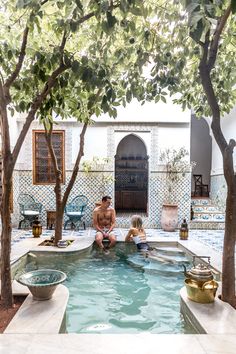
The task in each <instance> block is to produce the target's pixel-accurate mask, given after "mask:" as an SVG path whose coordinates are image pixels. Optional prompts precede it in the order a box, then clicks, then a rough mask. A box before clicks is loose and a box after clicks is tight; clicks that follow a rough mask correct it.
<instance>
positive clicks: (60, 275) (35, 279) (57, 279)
mask: <svg viewBox="0 0 236 354" xmlns="http://www.w3.org/2000/svg"><path fill="white" fill-rule="evenodd" d="M66 278H67V277H66V274H65V273H64V272H61V271H60V270H55V269H38V270H34V271H31V272H28V273H24V274H22V275H21V276H20V277H19V278H18V279H17V281H18V282H19V283H20V284H22V285H25V286H27V287H28V288H29V291H30V292H31V294H32V295H33V298H34V300H49V299H51V297H52V295H53V293H54V291H55V289H56V287H57V285H58V284H60V283H62V282H63V281H64V280H66Z"/></svg>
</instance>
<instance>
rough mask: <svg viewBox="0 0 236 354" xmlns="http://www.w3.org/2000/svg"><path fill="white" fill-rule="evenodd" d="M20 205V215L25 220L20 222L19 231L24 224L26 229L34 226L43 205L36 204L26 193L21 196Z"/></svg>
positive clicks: (19, 198)
mask: <svg viewBox="0 0 236 354" xmlns="http://www.w3.org/2000/svg"><path fill="white" fill-rule="evenodd" d="M18 203H19V206H20V215H21V216H23V218H24V219H22V220H20V222H19V229H21V227H22V224H24V225H25V227H27V226H32V223H33V221H34V220H35V217H36V216H38V217H39V216H40V214H41V212H42V207H43V205H42V204H41V203H38V202H36V201H35V200H34V198H33V197H32V196H31V195H30V194H26V193H21V194H20V195H19V197H18Z"/></svg>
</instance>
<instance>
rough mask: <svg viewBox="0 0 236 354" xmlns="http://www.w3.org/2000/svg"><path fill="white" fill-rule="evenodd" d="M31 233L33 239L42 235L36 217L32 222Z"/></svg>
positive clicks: (40, 226)
mask: <svg viewBox="0 0 236 354" xmlns="http://www.w3.org/2000/svg"><path fill="white" fill-rule="evenodd" d="M32 233H33V235H34V237H40V235H41V234H42V225H41V224H40V221H39V219H38V216H36V218H35V220H34V221H33V224H32Z"/></svg>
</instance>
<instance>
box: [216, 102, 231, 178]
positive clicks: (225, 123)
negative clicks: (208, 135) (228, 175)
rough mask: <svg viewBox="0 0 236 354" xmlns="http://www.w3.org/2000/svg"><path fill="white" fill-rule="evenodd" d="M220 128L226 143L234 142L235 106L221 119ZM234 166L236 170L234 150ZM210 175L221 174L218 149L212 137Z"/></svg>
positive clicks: (221, 163) (221, 167)
mask: <svg viewBox="0 0 236 354" xmlns="http://www.w3.org/2000/svg"><path fill="white" fill-rule="evenodd" d="M221 128H222V131H223V134H224V136H225V138H226V141H227V143H228V142H229V140H230V139H235V140H236V106H235V107H234V108H233V109H232V111H231V112H230V113H229V114H227V115H225V116H224V117H223V118H222V119H221ZM233 158H234V166H235V168H236V151H235V149H234V155H233ZM211 174H212V175H217V174H223V162H222V156H221V152H220V149H219V147H218V145H217V144H216V142H215V139H214V136H213V135H212V167H211Z"/></svg>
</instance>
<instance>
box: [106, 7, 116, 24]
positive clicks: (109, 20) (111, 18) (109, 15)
mask: <svg viewBox="0 0 236 354" xmlns="http://www.w3.org/2000/svg"><path fill="white" fill-rule="evenodd" d="M116 22H117V20H116V18H115V16H113V15H112V13H111V12H110V11H108V12H107V24H108V27H109V28H112V27H114V26H115V24H116Z"/></svg>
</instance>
